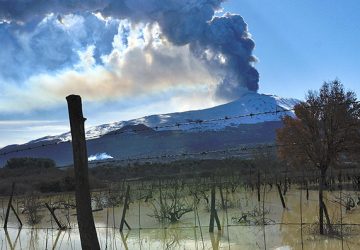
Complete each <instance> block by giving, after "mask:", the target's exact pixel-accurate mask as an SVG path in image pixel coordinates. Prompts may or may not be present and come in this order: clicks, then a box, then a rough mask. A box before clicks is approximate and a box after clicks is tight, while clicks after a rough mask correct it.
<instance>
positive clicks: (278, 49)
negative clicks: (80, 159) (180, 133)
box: [0, 0, 360, 147]
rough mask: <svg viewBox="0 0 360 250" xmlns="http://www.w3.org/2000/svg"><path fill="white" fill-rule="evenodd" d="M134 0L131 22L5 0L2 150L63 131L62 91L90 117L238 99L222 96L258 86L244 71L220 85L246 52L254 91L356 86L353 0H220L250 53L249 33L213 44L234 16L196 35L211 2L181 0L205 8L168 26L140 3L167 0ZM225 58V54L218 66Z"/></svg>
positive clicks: (106, 118)
mask: <svg viewBox="0 0 360 250" xmlns="http://www.w3.org/2000/svg"><path fill="white" fill-rule="evenodd" d="M142 1H144V0H137V1H133V3H135V4H132V5H131V4H130V5H129V4H128V3H126V2H127V1H126V0H124V3H125V5H126V4H127V5H129V6H128V7H129V8H130V9H131V8H133V9H135V10H136V11H133V12H131V13H134V14H130V15H128V14H126V15H128V16H127V18H128V19H130V20H131V21H124V20H119V17H121V18H120V19H123V17H124V14H123V13H122V12H121V8H122V6H120V5H121V4H120V5H119V6H115V7H112V8H110V10H109V9H106V8H105V9H104V11H103V12H102V15H93V14H91V13H90V14H89V11H87V9H86V8H87V7H89V6H84V5H81V4H80V5H79V7H78V9H76V7H77V5H76V4H74V5H72V6H71V7H74V6H75V7H74V8H75V9H71V8H70V7H69V6H65V7H64V6H63V8H61V9H60V8H58V6H56V8H55V7H53V6H38V8H37V7H34V8H29V10H26V11H24V10H23V9H26V8H22V9H21V11H20V12H16V11H13V10H14V9H15V7H13V6H16V5H11V1H3V2H2V3H1V4H2V6H0V7H1V8H0V9H1V10H0V19H1V17H2V19H3V21H2V23H0V49H1V52H0V55H1V57H0V66H1V67H0V87H1V89H2V91H1V92H0V97H1V101H0V106H1V107H2V108H0V136H1V138H2V139H1V141H0V147H1V146H5V145H8V144H12V143H24V142H27V141H29V140H31V139H35V138H38V137H41V136H45V135H51V134H52V135H53V134H58V133H61V132H66V131H67V130H68V120H67V119H68V118H67V107H66V102H65V96H66V95H67V94H70V93H73V92H75V93H76V92H77V91H78V92H79V93H81V94H82V96H83V99H84V102H85V105H84V112H85V115H86V116H87V118H88V122H87V125H88V126H91V125H97V124H102V123H107V122H112V121H119V120H127V119H130V118H136V117H141V116H144V115H148V114H153V113H167V112H175V111H184V110H189V109H198V108H205V107H210V106H213V105H216V104H219V103H224V102H226V101H227V100H232V99H235V98H236V96H231V95H229V93H240V92H242V91H243V89H246V88H248V86H255V85H254V84H253V82H252V81H253V80H254V79H255V78H256V75H254V74H252V75H251V76H246V77H245V78H246V79H248V80H246V79H245V80H244V82H242V81H240V80H239V82H240V83H239V84H237V83H236V84H235V85H236V86H235V89H230V91H228V92H226V89H227V87H228V86H229V85H226V83H227V82H229V81H230V86H234V84H233V83H234V81H235V82H236V81H237V80H236V79H243V76H244V75H243V73H242V72H241V70H240V73H238V72H234V70H233V69H234V68H239V67H238V65H239V63H240V65H247V64H248V65H252V63H250V62H251V60H252V59H251V58H252V57H251V56H252V54H253V55H255V56H256V57H257V58H258V62H257V63H255V65H254V66H255V68H256V69H257V71H258V73H259V75H260V80H259V92H260V93H268V94H276V95H279V96H283V97H295V98H299V99H302V98H304V95H305V93H306V92H307V90H309V89H318V88H319V87H320V86H321V84H322V82H323V81H326V80H333V79H335V78H339V79H340V80H341V81H342V82H343V83H344V85H345V86H346V88H348V89H350V90H353V91H355V92H356V93H357V94H360V82H359V79H360V70H359V69H358V68H359V65H360V50H359V49H358V46H359V44H360V26H359V21H360V17H359V15H358V13H360V2H359V1H356V0H347V1H335V0H327V1H322V0H321V1H310V0H301V1H300V0H294V1H284V0H261V1H260V0H228V1H227V2H225V3H223V4H222V7H223V12H222V13H217V14H216V15H218V16H222V15H224V13H225V12H230V13H234V14H239V15H241V16H242V17H243V18H244V20H245V22H246V23H247V24H248V29H249V32H250V33H251V35H252V37H251V38H252V40H253V41H254V42H255V45H256V47H255V49H254V51H253V52H252V51H251V39H250V38H249V39H245V40H244V41H236V43H226V46H228V47H230V48H231V49H219V48H216V47H215V46H213V44H214V43H215V42H216V43H218V42H219V40H221V36H223V37H224V39H223V40H226V39H228V40H229V39H231V36H229V34H228V33H226V32H227V31H226V29H225V28H226V27H229V25H237V26H234V27H239V30H238V32H244V31H243V30H242V29H241V25H242V21H241V20H240V19H238V18H237V17H234V16H227V17H226V18H225V17H224V18H223V19H219V22H218V23H216V25H215V24H214V26H213V27H214V28H212V29H209V32H207V33H211V32H213V33H212V34H211V36H210V35H209V37H206V36H204V37H199V35H196V36H195V35H194V34H196V32H198V30H199V29H201V27H200V26H199V27H198V26H197V25H194V23H201V22H203V21H204V20H206V19H207V18H209V15H211V8H209V6H208V5H204V6H205V7H206V8H209V9H206V8H204V7H203V6H202V5H201V4H204V3H206V2H210V1H208V0H199V1H189V2H190V3H191V2H194V3H192V6H193V7H194V6H195V7H197V6H198V5H199V6H201V8H200V9H201V11H199V13H197V12H196V13H195V14H194V13H193V12H191V11H190V12H189V13H190V14H189V13H185V14H186V15H179V16H176V17H175V15H174V19H175V20H176V21H179V23H181V25H182V26H181V25H180V26H177V27H176V28H174V27H172V26H171V25H177V24H174V23H173V22H172V20H171V17H170V18H168V19H166V20H163V19H160V21H159V22H160V23H161V25H162V26H161V25H160V26H161V27H158V26H156V25H152V26H149V25H148V26H146V25H145V23H147V22H153V21H154V20H157V19H156V18H158V17H154V16H150V15H149V14H148V12H149V11H151V10H156V11H162V9H163V8H164V6H159V5H157V4H156V3H157V1H151V0H147V1H145V2H144V3H146V4H144V3H142ZM74 2H76V1H74ZM98 2H99V3H101V2H102V1H98ZM110 2H111V1H110ZM120 2H122V1H120ZM170 2H171V4H168V6H167V7H168V8H169V9H171V8H173V9H177V7H178V6H177V5H176V4H178V5H181V4H183V3H184V2H185V1H181V0H178V1H177V0H173V1H164V3H166V4H167V3H170ZM213 2H217V1H213ZM8 3H10V4H8ZM12 3H13V2H12ZM89 3H92V2H91V1H89ZM136 3H142V4H141V5H139V6H136ZM7 4H8V5H7ZM166 4H164V5H166ZM9 6H10V7H9ZM102 7H103V6H96V8H102ZM89 8H94V6H90V7H89ZM152 8H153V9H152ZM165 9H166V8H165ZM190 9H191V8H190ZM4 10H5V11H4ZM115 10H117V12H116V11H115ZM57 11H58V12H57ZM153 12H154V11H153ZM51 13H53V14H51ZM180 14H183V13H180ZM144 16H146V18H145V17H144ZM183 16H185V18H184V19H181V17H183ZM109 17H110V18H109ZM179 17H180V19H179ZM223 21H226V22H225V24H224V22H223ZM135 22H136V23H139V22H140V23H142V24H138V25H134V23H135ZM170 24H171V25H170ZM222 25H224V27H225V28H224V29H222V27H223V26H222ZM226 25H228V26H226ZM178 27H180V28H179V29H178ZM217 30H219V32H217ZM220 31H221V32H220ZM224 32H225V33H224ZM164 34H165V37H166V39H163V37H164ZM219 34H220V35H219ZM218 35H219V37H217V36H218ZM225 38H226V39H225ZM194 39H195V40H196V39H197V40H199V41H201V42H202V43H203V44H202V45H201V46H208V48H212V50H213V51H212V53H210V59H209V58H205V59H204V60H203V61H199V60H198V58H197V57H196V56H194V55H199V53H200V54H201V55H203V56H209V55H208V54H209V53H208V50H205V49H204V48H203V47H201V46H200V47H197V48H195V50H196V51H197V53H198V54H195V52H193V51H190V50H189V48H188V47H186V44H187V43H188V41H190V40H191V41H192V40H194ZM211 39H213V40H211ZM216 39H217V40H216ZM204 41H205V42H204ZM220 42H223V41H220ZM150 43H151V46H149V44H150ZM238 43H242V44H245V43H246V44H248V45H249V46H248V48H250V49H249V50H247V51H241V52H236V53H237V54H236V56H238V58H240V62H239V61H238V58H236V60H233V59H234V58H233V57H234V54H233V52H234V51H237V48H238V47H237V45H238ZM184 44H185V47H184V46H183V45H184ZM204 44H205V45H204ZM180 45H181V46H180ZM223 47H225V46H223ZM239 51H240V50H239ZM210 52H211V49H210ZM234 53H235V52H234ZM241 60H244V61H241ZM222 61H229V62H230V61H231V62H233V63H231V64H230V63H229V64H228V65H227V66H224V65H225V64H223V62H222ZM234 62H235V63H234ZM247 62H249V63H247ZM246 67H247V66H246ZM114 68H115V69H114ZM227 75H230V76H231V77H229V79H230V80H229V79H227V78H226V76H227ZM239 77H240V78H239ZM254 77H255V78H254ZM234 79H235V80H234ZM231 81H232V82H231ZM119 82H121V83H119ZM239 96H240V94H239Z"/></svg>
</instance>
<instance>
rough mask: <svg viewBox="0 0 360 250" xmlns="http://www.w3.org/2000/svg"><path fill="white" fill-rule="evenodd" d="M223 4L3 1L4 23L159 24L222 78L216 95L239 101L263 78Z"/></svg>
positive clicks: (242, 26)
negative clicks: (86, 18) (83, 17)
mask: <svg viewBox="0 0 360 250" xmlns="http://www.w3.org/2000/svg"><path fill="white" fill-rule="evenodd" d="M222 2H223V0H91V1H82V0H8V1H4V0H2V1H0V21H1V20H3V22H8V23H11V24H12V23H16V25H21V23H31V22H32V21H34V20H37V19H42V18H43V17H44V16H46V15H48V14H49V13H54V14H55V15H65V14H79V13H82V14H83V13H84V12H89V13H90V12H96V13H101V14H102V15H103V16H104V17H113V18H117V19H129V20H130V21H131V22H134V23H137V22H157V23H158V24H159V25H160V27H161V30H162V32H163V34H164V36H165V37H166V38H167V39H168V41H170V42H171V43H173V44H174V45H178V46H181V45H189V46H190V49H191V51H192V53H193V54H194V55H196V56H197V57H198V58H201V60H202V61H203V62H204V63H205V64H206V65H207V67H208V69H209V71H210V72H212V74H216V75H217V76H218V77H220V79H222V80H221V81H220V82H219V84H218V87H217V90H216V96H217V97H219V98H222V99H227V100H231V99H235V98H237V97H239V96H240V95H241V94H242V93H243V92H244V91H248V90H250V91H257V90H258V82H259V74H258V72H257V70H256V69H255V68H254V67H253V62H255V61H256V59H255V57H254V56H253V55H252V51H253V49H254V46H255V44H254V42H253V40H252V39H251V38H250V35H249V33H248V29H247V24H246V23H245V22H244V20H243V18H242V17H241V16H239V15H232V14H225V15H224V16H221V17H215V12H216V11H217V10H218V9H220V8H221V3H222Z"/></svg>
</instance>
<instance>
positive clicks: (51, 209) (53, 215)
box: [45, 202, 66, 230]
mask: <svg viewBox="0 0 360 250" xmlns="http://www.w3.org/2000/svg"><path fill="white" fill-rule="evenodd" d="M45 206H46V208H47V209H48V210H49V212H50V214H51V216H52V217H53V218H54V220H55V222H56V224H57V226H58V228H59V230H65V229H66V226H63V225H62V224H61V222H60V221H59V220H58V218H57V217H56V215H55V211H54V209H53V208H51V207H50V206H49V204H47V203H46V202H45Z"/></svg>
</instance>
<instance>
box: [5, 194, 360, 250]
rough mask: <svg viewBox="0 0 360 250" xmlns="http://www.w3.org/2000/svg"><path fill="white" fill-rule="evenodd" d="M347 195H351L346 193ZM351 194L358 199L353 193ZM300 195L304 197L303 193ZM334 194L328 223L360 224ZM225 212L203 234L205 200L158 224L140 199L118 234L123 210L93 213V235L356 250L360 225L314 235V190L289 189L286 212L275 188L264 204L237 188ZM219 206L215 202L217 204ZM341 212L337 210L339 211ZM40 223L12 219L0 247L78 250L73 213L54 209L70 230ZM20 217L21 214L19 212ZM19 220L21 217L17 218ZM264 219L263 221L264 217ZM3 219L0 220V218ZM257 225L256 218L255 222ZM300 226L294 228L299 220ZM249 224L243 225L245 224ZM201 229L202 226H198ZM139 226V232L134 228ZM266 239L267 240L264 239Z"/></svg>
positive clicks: (162, 242) (122, 242)
mask: <svg viewBox="0 0 360 250" xmlns="http://www.w3.org/2000/svg"><path fill="white" fill-rule="evenodd" d="M349 194H350V195H351V193H350V192H349ZM354 195H357V194H355V193H354ZM304 196H305V195H304ZM337 197H339V193H338V192H333V193H327V194H326V202H327V204H326V205H327V206H328V210H329V214H330V217H331V219H332V221H333V222H337V221H339V219H340V216H341V218H342V221H343V222H344V223H353V224H354V223H355V224H356V223H360V207H359V208H358V207H355V208H354V209H352V210H351V211H346V209H345V207H342V206H340V205H339V203H337V202H334V201H336V198H337ZM226 200H227V204H229V206H228V207H226V209H221V207H220V206H218V214H219V219H220V221H221V224H222V227H223V230H222V231H217V230H215V232H214V233H208V230H209V228H208V225H209V215H210V213H209V211H208V207H207V206H206V202H205V201H204V202H203V203H201V202H200V203H199V205H198V207H197V208H196V210H195V211H194V212H193V213H188V214H186V216H184V217H183V218H182V219H181V221H179V222H178V223H175V224H161V223H159V222H157V221H156V220H155V219H154V218H153V217H151V216H149V214H151V213H152V212H153V211H152V206H151V205H150V204H149V203H146V202H144V201H143V200H141V201H139V200H136V199H134V200H133V201H132V202H131V204H130V205H129V213H128V214H127V218H126V219H127V221H128V223H129V224H130V226H131V227H132V228H133V230H124V231H123V232H120V231H119V229H118V225H119V223H120V218H121V212H122V207H121V205H120V206H117V207H115V206H114V207H110V208H104V209H103V210H101V211H98V212H96V213H94V218H95V222H96V226H97V233H98V237H99V241H100V245H101V248H102V249H125V250H128V249H157V250H160V249H265V247H266V248H267V249H330V250H332V249H334V250H335V249H342V246H344V249H360V238H359V237H358V236H359V234H360V226H358V225H351V226H344V227H343V234H344V238H343V240H342V239H341V237H338V236H337V237H325V236H319V235H317V234H316V233H315V232H314V231H312V229H313V228H314V226H315V227H316V225H314V224H313V223H314V222H316V221H317V212H318V210H317V209H318V208H317V192H316V191H310V194H309V200H306V199H304V200H302V202H300V201H301V199H300V192H299V190H298V189H292V190H290V191H288V193H287V194H286V196H285V202H286V206H287V208H286V209H283V208H282V205H281V202H280V198H279V196H278V193H277V192H276V190H269V191H267V193H266V196H265V200H264V203H262V202H260V203H258V201H257V195H256V192H254V193H252V192H251V191H246V192H245V191H244V190H242V191H241V192H239V193H229V194H226ZM219 203H220V201H219ZM263 206H264V209H265V210H266V211H267V214H266V217H267V218H268V219H271V220H267V221H272V222H274V223H270V224H268V225H265V226H264V225H261V224H254V223H253V221H254V220H251V218H249V217H247V220H241V221H240V222H239V220H232V218H239V217H241V216H243V215H247V216H250V215H251V214H252V215H253V216H257V215H258V213H259V211H261V210H262V209H263V208H262V207H263ZM340 209H341V211H340ZM43 212H44V214H46V215H47V217H46V216H45V217H44V219H43V220H42V222H41V223H40V224H39V225H36V226H34V228H30V226H29V225H24V227H23V228H22V229H18V228H17V226H18V224H17V220H16V218H15V217H14V216H12V217H10V218H9V228H8V229H7V230H4V229H0V240H1V249H81V243H80V237H79V232H78V230H77V227H76V216H73V215H74V214H75V212H74V211H73V210H72V209H70V210H66V211H65V210H64V211H60V210H59V211H57V216H58V217H59V220H61V221H62V222H63V223H64V222H65V223H66V224H69V225H70V226H71V229H67V230H63V231H61V230H57V229H56V224H55V223H53V221H52V218H51V216H50V215H49V212H48V211H47V210H44V211H43ZM19 214H20V217H21V216H24V215H22V214H21V213H19ZM21 219H22V220H23V221H25V220H24V218H23V217H21ZM265 219H266V218H265ZM0 221H2V219H1V220H0ZM255 221H257V223H258V222H259V221H261V220H258V218H256V220H255ZM301 221H302V222H303V223H304V224H303V225H301V224H299V223H300V222H301ZM246 223H248V224H246ZM199 225H201V227H200V226H199ZM140 227H141V229H139V228H140ZM265 236H266V237H265Z"/></svg>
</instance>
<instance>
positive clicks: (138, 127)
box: [0, 93, 299, 166]
mask: <svg viewBox="0 0 360 250" xmlns="http://www.w3.org/2000/svg"><path fill="white" fill-rule="evenodd" d="M298 102H299V101H298V100H296V99H284V98H279V97H276V96H271V95H263V94H257V93H248V94H246V95H244V96H243V97H242V98H240V99H238V100H236V101H233V102H230V103H227V104H223V105H220V106H216V107H213V108H208V109H203V110H194V111H187V112H179V113H171V114H163V115H151V116H146V117H143V118H139V119H134V120H130V121H121V122H115V123H110V124H103V125H100V126H96V127H92V128H89V129H87V131H86V136H87V138H88V139H89V141H88V143H87V145H88V153H89V156H90V155H97V154H99V153H107V154H109V155H110V156H111V157H114V158H116V159H126V158H133V157H139V156H140V157H144V156H157V155H162V154H179V153H180V154H182V153H193V152H203V151H209V150H223V149H228V148H231V147H238V146H240V145H250V144H256V143H272V142H274V140H275V136H276V129H278V128H280V127H281V126H282V122H281V117H282V116H284V115H290V116H294V114H293V112H292V111H287V110H290V109H292V108H293V106H294V105H295V104H296V103H298ZM276 111H280V112H276ZM281 111H285V112H281ZM262 113H265V114H262ZM250 114H252V115H250ZM177 124H178V126H177ZM105 135H106V136H105ZM69 139H70V133H69V132H68V133H64V134H61V135H58V136H46V137H43V138H39V139H37V140H33V141H30V142H28V143H26V144H23V145H11V146H7V147H5V148H3V149H1V150H0V153H5V152H7V151H12V150H19V151H20V152H16V153H11V154H8V155H6V157H0V166H2V165H4V163H5V162H6V160H7V159H9V158H12V157H20V156H21V157H25V156H26V157H28V156H29V157H47V158H52V159H54V160H55V161H56V162H57V164H58V165H66V164H71V162H72V154H71V144H70V143H69V142H67V143H60V144H56V142H61V141H67V140H69ZM54 143H55V145H54ZM44 144H52V145H51V146H43V145H44ZM29 147H37V148H36V149H33V150H29V151H28V150H25V151H21V150H22V149H27V148H29ZM215 157H224V156H215Z"/></svg>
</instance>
